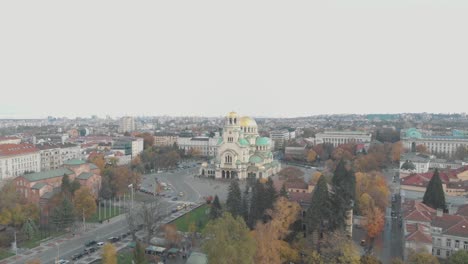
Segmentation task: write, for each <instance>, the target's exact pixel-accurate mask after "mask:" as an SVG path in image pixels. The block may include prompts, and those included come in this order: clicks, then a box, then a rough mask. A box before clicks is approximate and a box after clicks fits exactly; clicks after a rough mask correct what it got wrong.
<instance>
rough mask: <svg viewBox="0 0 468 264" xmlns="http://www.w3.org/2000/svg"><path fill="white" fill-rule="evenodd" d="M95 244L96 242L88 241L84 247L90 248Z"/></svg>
mask: <svg viewBox="0 0 468 264" xmlns="http://www.w3.org/2000/svg"><path fill="white" fill-rule="evenodd" d="M96 243H97V242H96V241H94V240H91V241H88V242H86V244H85V247H91V246H94V245H96Z"/></svg>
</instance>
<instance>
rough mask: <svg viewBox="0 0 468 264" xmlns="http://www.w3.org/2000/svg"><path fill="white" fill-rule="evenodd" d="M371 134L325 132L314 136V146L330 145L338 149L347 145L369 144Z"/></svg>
mask: <svg viewBox="0 0 468 264" xmlns="http://www.w3.org/2000/svg"><path fill="white" fill-rule="evenodd" d="M371 140H372V134H371V133H366V132H360V131H325V132H323V133H317V134H316V135H315V144H323V143H330V144H332V145H333V146H334V147H338V146H339V145H342V144H347V143H364V144H370V142H371Z"/></svg>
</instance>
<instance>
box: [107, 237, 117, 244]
mask: <svg viewBox="0 0 468 264" xmlns="http://www.w3.org/2000/svg"><path fill="white" fill-rule="evenodd" d="M107 240H108V241H109V242H111V243H115V242H117V241H119V240H120V238H118V237H109V238H108V239H107Z"/></svg>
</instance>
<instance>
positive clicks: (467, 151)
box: [453, 145, 468, 160]
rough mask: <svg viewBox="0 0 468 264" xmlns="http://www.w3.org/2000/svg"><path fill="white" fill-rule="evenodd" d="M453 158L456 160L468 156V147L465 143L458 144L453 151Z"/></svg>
mask: <svg viewBox="0 0 468 264" xmlns="http://www.w3.org/2000/svg"><path fill="white" fill-rule="evenodd" d="M453 158H454V159H456V160H465V159H466V158H468V147H467V146H465V145H460V146H458V147H457V149H456V150H455V153H453Z"/></svg>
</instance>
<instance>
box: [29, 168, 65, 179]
mask: <svg viewBox="0 0 468 264" xmlns="http://www.w3.org/2000/svg"><path fill="white" fill-rule="evenodd" d="M65 174H66V175H71V174H73V171H71V170H69V169H67V168H59V169H55V170H49V171H41V172H34V173H30V174H25V175H23V178H25V179H27V180H28V181H30V182H35V181H40V180H45V179H50V178H55V177H62V176H63V175H65Z"/></svg>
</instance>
